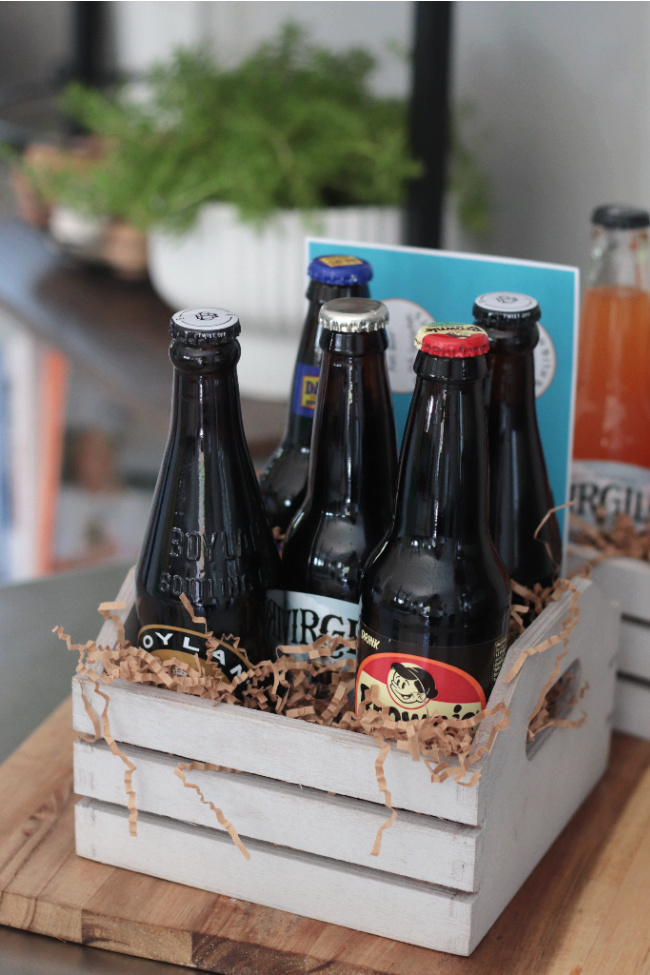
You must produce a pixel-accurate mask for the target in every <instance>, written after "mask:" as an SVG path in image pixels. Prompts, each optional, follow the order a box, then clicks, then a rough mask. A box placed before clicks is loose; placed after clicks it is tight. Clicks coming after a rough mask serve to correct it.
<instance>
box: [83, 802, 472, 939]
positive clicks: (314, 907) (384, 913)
mask: <svg viewBox="0 0 650 975" xmlns="http://www.w3.org/2000/svg"><path fill="white" fill-rule="evenodd" d="M75 821H76V835H77V853H78V854H79V855H80V856H85V857H89V858H90V859H91V860H101V861H102V862H104V863H109V864H111V865H112V866H116V867H126V868H128V869H129V870H135V871H139V872H141V873H148V874H151V875H152V876H154V877H163V878H165V879H167V880H173V881H175V882H176V883H181V884H188V885H190V886H195V887H201V888H202V889H204V890H210V891H214V892H216V893H220V894H225V895H226V896H229V897H237V898H241V899H243V900H249V901H254V902H256V903H258V904H263V905H265V906H267V907H275V908H279V909H280V910H283V911H290V912H291V913H294V914H302V915H306V916H307V917H312V918H315V919H316V920H318V921H326V922H329V923H331V924H340V925H342V926H343V927H347V928H354V929H355V930H357V931H366V932H368V933H369V934H377V935H382V936H383V937H387V938H395V939H396V940H398V941H406V942H408V943H409V944H415V945H420V946H421V947H424V948H434V949H436V950H437V951H449V952H453V953H454V954H460V955H466V954H468V953H469V951H470V950H471V948H470V937H469V935H470V930H471V916H472V905H473V903H474V901H475V899H476V894H467V893H461V892H456V893H452V894H450V892H449V891H448V890H446V889H445V888H442V887H435V886H433V885H431V884H424V883H420V882H418V881H415V880H410V879H408V878H402V877H395V875H394V874H385V873H381V872H380V871H377V870H366V869H364V868H363V867H355V866H351V865H348V864H345V863H339V862H336V861H334V860H327V859H325V858H324V857H314V856H312V855H311V854H309V853H296V852H293V851H291V850H284V849H280V848H276V847H272V846H269V845H267V844H264V843H261V842H259V841H257V840H251V841H250V842H249V846H250V852H251V859H250V860H249V861H246V860H245V859H244V857H243V856H242V855H241V853H240V852H239V850H238V849H236V847H235V846H233V844H232V842H231V840H230V838H229V837H227V836H224V835H223V834H222V833H220V832H218V831H217V830H212V829H204V828H202V827H200V826H190V825H187V824H181V823H176V822H173V821H172V820H166V819H163V818H162V817H159V816H151V815H149V814H148V813H144V814H142V815H141V816H140V817H139V823H138V838H137V840H134V839H133V838H132V837H130V836H129V830H128V813H127V812H126V810H123V809H119V808H118V807H116V806H109V805H107V804H104V803H99V802H96V801H95V800H93V799H82V800H81V801H80V802H78V803H77V805H76V807H75Z"/></svg>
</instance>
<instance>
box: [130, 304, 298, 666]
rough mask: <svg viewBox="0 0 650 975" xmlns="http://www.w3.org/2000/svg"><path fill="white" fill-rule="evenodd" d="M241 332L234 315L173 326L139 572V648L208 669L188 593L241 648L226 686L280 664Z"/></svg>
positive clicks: (218, 658)
mask: <svg viewBox="0 0 650 975" xmlns="http://www.w3.org/2000/svg"><path fill="white" fill-rule="evenodd" d="M239 332H240V324H239V320H238V318H237V317H236V315H233V314H231V313H230V312H228V311H224V310H223V309H219V308H202V309H196V310H187V311H182V312H178V314H176V315H174V317H173V318H172V320H171V325H170V333H171V336H172V342H171V345H170V350H169V357H170V359H171V362H172V365H173V367H174V382H173V393H172V409H171V423H170V431H169V438H168V441H167V447H166V450H165V456H164V459H163V462H162V467H161V470H160V474H159V477H158V483H157V486H156V492H155V495H154V499H153V504H152V508H151V514H150V517H149V524H148V527H147V530H146V534H145V538H144V542H143V545H142V550H141V552H140V558H139V560H138V565H137V571H136V594H137V598H136V610H137V616H138V622H139V627H140V629H139V634H138V640H139V644H140V646H143V647H145V649H147V650H149V652H150V653H154V654H156V655H157V656H159V657H161V658H166V659H169V658H170V657H171V656H176V657H178V658H179V659H180V660H181V661H182V662H183V663H184V664H186V665H187V667H188V668H195V669H201V668H203V667H204V665H203V661H204V660H205V657H206V651H205V638H204V636H203V634H202V632H201V629H200V627H199V626H198V625H196V624H192V623H191V621H190V619H189V617H188V614H187V612H186V611H185V609H184V607H183V605H182V603H181V601H180V596H181V593H184V594H185V595H186V596H187V597H188V599H189V600H190V602H191V603H192V605H193V607H194V608H195V611H196V615H199V616H205V617H206V620H207V626H208V629H209V630H212V631H214V634H215V636H217V637H221V636H229V635H231V634H232V635H233V636H234V637H239V640H240V646H239V647H238V648H235V649H233V650H232V652H231V651H227V650H223V649H220V650H219V651H218V652H217V654H215V656H214V658H213V659H214V661H215V662H216V663H218V664H219V666H220V667H221V668H222V670H223V671H224V673H225V674H226V676H228V677H234V676H236V675H237V674H239V673H241V670H242V667H245V666H246V664H247V663H248V662H249V661H250V662H251V663H257V662H259V661H260V660H262V659H265V658H268V657H269V656H271V653H272V647H271V646H270V645H269V643H268V642H267V639H268V638H267V634H266V631H265V621H266V594H267V590H268V589H275V588H277V584H278V576H279V569H280V562H279V556H278V553H277V550H276V546H275V542H274V540H273V535H272V533H271V529H270V526H269V523H268V519H267V517H266V513H265V511H264V507H263V504H262V498H261V495H260V490H259V486H258V483H257V478H256V476H255V471H254V469H253V464H252V461H251V458H250V454H249V452H248V446H247V444H246V440H245V437H244V431H243V426H242V419H241V408H240V402H239V386H238V383H237V362H238V361H239V357H240V354H241V350H240V346H239V342H238V341H237V336H238V334H239Z"/></svg>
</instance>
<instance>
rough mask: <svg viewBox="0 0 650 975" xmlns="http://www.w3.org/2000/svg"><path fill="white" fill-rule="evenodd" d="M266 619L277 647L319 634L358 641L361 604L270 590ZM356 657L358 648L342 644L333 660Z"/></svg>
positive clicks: (295, 644)
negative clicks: (350, 647) (351, 648)
mask: <svg viewBox="0 0 650 975" xmlns="http://www.w3.org/2000/svg"><path fill="white" fill-rule="evenodd" d="M267 620H268V625H269V630H270V632H271V634H272V637H273V642H274V643H275V645H276V646H282V645H284V646H300V645H301V644H306V643H313V642H314V641H315V640H317V639H318V638H319V637H320V636H340V637H342V638H343V639H345V640H356V638H357V626H358V623H359V605H358V603H348V602H346V601H345V600H343V599H331V598H330V597H329V596H314V595H312V594H311V593H306V592H279V591H278V590H270V591H269V592H268V593H267ZM355 656H356V651H355V650H349V649H347V648H346V647H339V649H338V650H336V651H334V653H333V654H332V655H331V659H333V660H341V659H343V658H348V657H355Z"/></svg>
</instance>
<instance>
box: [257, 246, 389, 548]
mask: <svg viewBox="0 0 650 975" xmlns="http://www.w3.org/2000/svg"><path fill="white" fill-rule="evenodd" d="M307 273H308V275H309V278H310V281H309V287H308V288H307V298H308V300H309V307H308V309H307V317H306V318H305V324H304V325H303V329H302V335H301V337H300V345H299V347H298V356H297V359H296V365H295V369H294V373H293V383H292V387H291V400H290V403H289V413H288V416H287V423H286V428H285V431H284V437H283V438H282V443H281V444H280V446H279V447H278V448H277V450H276V451H275V452H274V453H273V454H272V456H271V457H270V459H269V460H268V461H267V463H266V465H265V467H264V469H263V470H262V473H261V474H260V486H261V488H262V498H263V499H264V507H265V508H266V511H267V514H268V516H269V521H270V522H271V524H272V525H273V526H274V527H275V526H277V527H278V528H280V530H281V531H282V532H285V531H286V530H287V527H288V525H289V522H290V521H291V519H292V518H293V516H294V515H295V513H296V512H297V510H298V508H299V507H300V505H301V504H302V502H303V501H304V498H305V491H306V489H307V471H308V468H309V448H310V445H311V432H312V426H313V423H314V409H315V406H316V389H317V387H318V377H319V375H320V364H321V354H322V353H321V349H320V346H319V344H318V335H319V328H318V315H319V312H320V310H321V308H322V306H323V304H324V303H325V302H327V301H332V300H333V299H335V298H347V297H352V296H359V297H367V296H368V281H370V279H371V278H372V268H371V266H370V264H368V262H367V261H363V260H362V259H361V258H360V257H354V256H352V255H346V254H329V255H325V256H323V257H315V258H314V260H313V261H312V262H311V264H310V265H309V268H308V271H307Z"/></svg>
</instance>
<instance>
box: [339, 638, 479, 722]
mask: <svg viewBox="0 0 650 975" xmlns="http://www.w3.org/2000/svg"><path fill="white" fill-rule="evenodd" d="M374 688H376V690H373V689H374ZM362 702H370V703H369V706H370V707H374V708H375V709H377V710H380V709H381V708H382V707H387V708H389V710H390V714H391V715H392V716H393V717H394V718H395V720H396V721H410V720H411V719H413V718H425V717H428V716H429V715H432V714H434V713H435V712H437V713H438V714H441V715H442V716H443V717H444V718H472V717H474V715H475V714H478V712H479V711H481V710H482V709H483V708H484V707H485V693H484V691H483V688H482V687H481V685H480V684H479V683H478V681H477V680H476V679H475V678H474V677H472V676H471V674H468V673H466V672H465V671H464V670H460V669H459V668H458V667H453V666H452V665H451V664H445V663H442V662H441V661H439V660H429V659H427V658H426V657H418V656H415V655H414V654H410V653H376V654H371V655H370V656H369V657H366V659H365V660H364V661H363V662H362V664H361V666H360V667H359V670H358V673H357V688H356V706H357V712H361V711H362V710H363V708H362Z"/></svg>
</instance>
